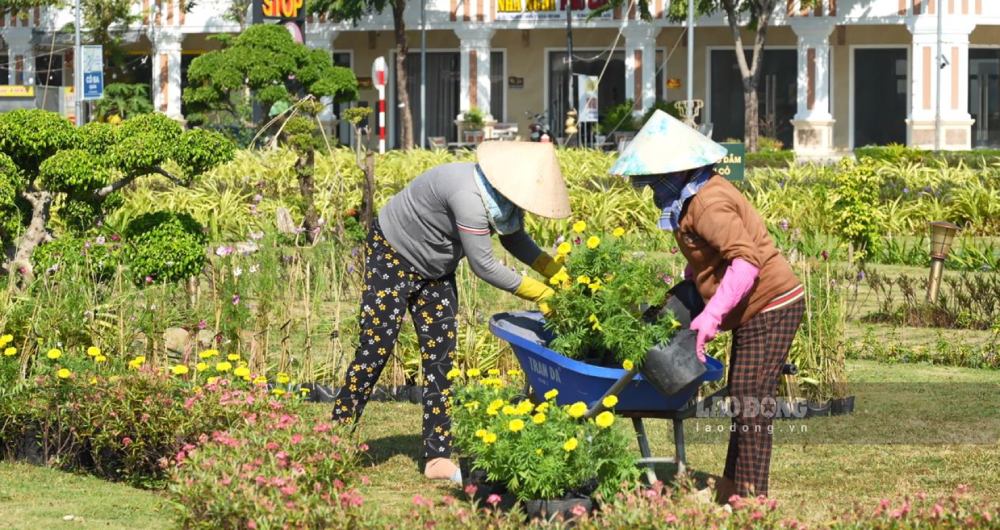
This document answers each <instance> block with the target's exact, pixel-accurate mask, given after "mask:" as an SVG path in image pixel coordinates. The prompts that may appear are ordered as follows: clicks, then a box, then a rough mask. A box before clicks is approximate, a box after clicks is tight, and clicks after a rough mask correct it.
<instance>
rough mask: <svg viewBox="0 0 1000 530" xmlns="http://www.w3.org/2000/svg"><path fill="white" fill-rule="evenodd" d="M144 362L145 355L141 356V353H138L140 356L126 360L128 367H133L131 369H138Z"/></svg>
mask: <svg viewBox="0 0 1000 530" xmlns="http://www.w3.org/2000/svg"><path fill="white" fill-rule="evenodd" d="M145 362H146V357H145V356H143V355H140V356H138V357H136V358H135V359H132V360H131V361H129V362H128V367H129V368H131V369H133V370H138V369H139V367H140V366H142V365H143V363H145Z"/></svg>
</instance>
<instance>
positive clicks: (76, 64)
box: [73, 0, 83, 127]
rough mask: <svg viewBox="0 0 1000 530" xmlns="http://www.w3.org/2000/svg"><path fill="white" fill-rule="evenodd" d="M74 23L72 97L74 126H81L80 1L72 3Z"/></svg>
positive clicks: (81, 54) (81, 56)
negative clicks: (74, 12)
mask: <svg viewBox="0 0 1000 530" xmlns="http://www.w3.org/2000/svg"><path fill="white" fill-rule="evenodd" d="M74 7H75V11H76V15H75V16H76V22H75V23H74V24H73V25H74V26H75V27H74V32H75V35H74V37H73V96H74V105H75V106H76V126H77V127H79V126H81V125H83V53H81V52H82V48H81V47H80V25H81V24H82V19H83V17H82V16H81V14H80V0H76V1H75V2H74Z"/></svg>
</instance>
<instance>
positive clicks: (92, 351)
mask: <svg viewBox="0 0 1000 530" xmlns="http://www.w3.org/2000/svg"><path fill="white" fill-rule="evenodd" d="M100 354H101V349H100V348H98V347H97V346H91V347H89V348H87V356H88V357H97V356H98V355H100Z"/></svg>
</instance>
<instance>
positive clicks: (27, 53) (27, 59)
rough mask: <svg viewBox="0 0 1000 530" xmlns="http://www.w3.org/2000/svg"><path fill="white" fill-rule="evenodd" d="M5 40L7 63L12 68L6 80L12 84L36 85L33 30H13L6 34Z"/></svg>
mask: <svg viewBox="0 0 1000 530" xmlns="http://www.w3.org/2000/svg"><path fill="white" fill-rule="evenodd" d="M4 40H5V41H6V42H7V64H8V68H9V69H10V70H9V72H10V75H9V78H8V79H5V80H4V82H5V83H7V84H10V85H34V84H35V49H34V47H33V46H32V45H31V30H30V29H17V30H12V31H10V32H9V33H7V34H5V35H4ZM19 74H20V75H19ZM18 77H20V79H18Z"/></svg>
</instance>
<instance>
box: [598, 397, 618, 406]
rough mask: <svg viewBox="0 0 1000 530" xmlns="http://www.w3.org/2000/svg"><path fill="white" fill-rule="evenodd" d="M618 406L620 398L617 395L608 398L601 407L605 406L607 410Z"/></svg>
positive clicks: (602, 402)
mask: <svg viewBox="0 0 1000 530" xmlns="http://www.w3.org/2000/svg"><path fill="white" fill-rule="evenodd" d="M617 404H618V396H615V395H611V396H608V397H606V398H604V400H602V401H601V405H604V406H605V407H606V408H609V409H610V408H611V407H613V406H615V405H617Z"/></svg>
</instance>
